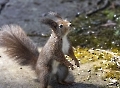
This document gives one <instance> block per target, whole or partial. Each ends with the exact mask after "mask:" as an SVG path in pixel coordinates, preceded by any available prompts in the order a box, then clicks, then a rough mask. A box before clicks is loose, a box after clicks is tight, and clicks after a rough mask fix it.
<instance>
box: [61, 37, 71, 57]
mask: <svg viewBox="0 0 120 88" xmlns="http://www.w3.org/2000/svg"><path fill="white" fill-rule="evenodd" d="M62 42H63V43H62V51H63V53H64V54H65V55H66V54H68V50H69V47H70V44H69V42H68V39H67V35H65V36H64V37H63V41H62Z"/></svg>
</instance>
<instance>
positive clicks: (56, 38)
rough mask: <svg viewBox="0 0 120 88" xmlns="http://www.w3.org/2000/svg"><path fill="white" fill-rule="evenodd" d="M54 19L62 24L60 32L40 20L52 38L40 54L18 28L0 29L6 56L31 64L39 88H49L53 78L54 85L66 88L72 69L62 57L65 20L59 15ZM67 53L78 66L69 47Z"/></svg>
mask: <svg viewBox="0 0 120 88" xmlns="http://www.w3.org/2000/svg"><path fill="white" fill-rule="evenodd" d="M53 15H55V16H56V17H57V18H58V19H59V20H61V22H63V28H60V24H61V23H60V22H59V21H54V20H51V19H43V20H42V23H44V24H46V25H49V26H50V27H51V30H52V34H51V36H50V38H49V40H48V41H47V43H46V44H45V46H44V47H43V48H42V50H41V52H40V53H39V52H38V50H37V47H36V45H35V44H34V43H33V41H32V40H30V39H29V38H28V37H27V35H26V34H25V32H24V31H23V30H22V29H21V28H20V27H19V26H17V25H5V26H3V27H2V28H1V32H0V43H1V45H3V46H5V47H7V50H6V53H7V54H8V55H9V56H10V57H11V58H13V57H14V58H15V59H16V60H18V62H19V63H21V64H24V65H26V64H31V65H32V67H33V68H35V71H36V73H37V75H38V79H39V81H40V88H48V85H49V80H50V78H51V76H52V75H55V76H56V78H57V81H58V82H59V83H61V84H69V83H71V82H66V81H65V79H66V77H67V76H68V73H69V72H68V68H69V67H71V68H72V69H73V65H72V64H71V63H70V62H69V61H67V60H66V58H65V56H64V51H63V50H62V47H63V45H62V44H63V36H64V35H66V33H67V32H68V31H69V29H67V27H65V26H66V24H67V23H68V24H69V22H67V23H66V21H65V20H62V18H61V17H60V16H59V15H56V14H53ZM64 27H65V28H64ZM68 51H69V52H68V53H67V54H68V55H69V56H70V57H72V58H73V59H74V60H75V63H76V64H77V66H79V62H78V60H77V59H76V58H75V57H74V53H73V50H72V47H71V45H70V47H69V50H68Z"/></svg>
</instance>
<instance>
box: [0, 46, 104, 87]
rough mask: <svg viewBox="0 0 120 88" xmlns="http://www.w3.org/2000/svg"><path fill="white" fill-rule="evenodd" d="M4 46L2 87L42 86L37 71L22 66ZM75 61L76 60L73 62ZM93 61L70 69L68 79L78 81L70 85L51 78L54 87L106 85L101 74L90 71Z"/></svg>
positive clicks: (0, 69) (0, 71) (0, 50)
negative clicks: (8, 54) (6, 52)
mask: <svg viewBox="0 0 120 88" xmlns="http://www.w3.org/2000/svg"><path fill="white" fill-rule="evenodd" d="M4 50H5V49H4V48H0V56H1V57H0V58H1V59H0V88H40V86H39V82H37V81H36V80H37V77H36V75H35V72H34V71H33V70H31V68H30V67H28V66H20V65H19V64H17V62H15V61H13V60H12V59H10V58H9V57H7V56H6V55H5V54H4ZM72 63H74V62H72ZM92 65H93V64H92V63H91V64H90V63H89V64H84V65H81V67H80V68H77V67H76V68H75V70H70V75H69V77H68V78H67V80H70V81H73V80H74V81H75V82H76V83H75V84H73V85H70V86H64V85H59V84H58V83H56V82H55V81H54V80H51V85H52V86H53V88H101V87H102V86H103V85H106V83H105V82H104V81H102V80H101V77H100V76H99V74H97V73H94V72H92V71H91V72H89V70H92V69H91V67H92Z"/></svg>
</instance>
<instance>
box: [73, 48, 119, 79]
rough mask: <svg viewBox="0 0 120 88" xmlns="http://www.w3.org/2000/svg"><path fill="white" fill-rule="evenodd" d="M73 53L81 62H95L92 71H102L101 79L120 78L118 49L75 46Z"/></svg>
mask: <svg viewBox="0 0 120 88" xmlns="http://www.w3.org/2000/svg"><path fill="white" fill-rule="evenodd" d="M74 53H75V55H76V57H77V58H78V59H80V62H81V64H84V63H89V62H95V64H94V65H93V69H94V71H102V76H103V79H110V78H114V79H116V80H118V79H120V66H119V65H120V56H119V55H120V51H119V50H117V49H112V50H104V49H88V48H81V47H76V48H75V49H74Z"/></svg>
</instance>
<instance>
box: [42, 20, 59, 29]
mask: <svg viewBox="0 0 120 88" xmlns="http://www.w3.org/2000/svg"><path fill="white" fill-rule="evenodd" d="M41 22H42V23H44V24H46V25H49V26H50V27H51V28H54V29H56V28H57V27H58V24H57V23H56V22H55V21H54V20H51V19H49V18H46V19H42V20H41Z"/></svg>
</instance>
